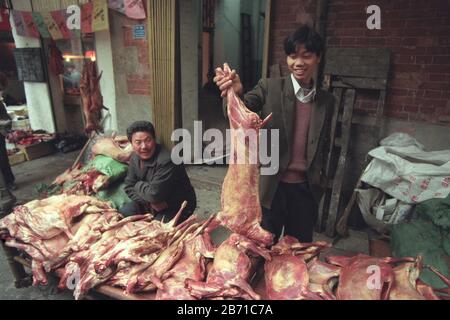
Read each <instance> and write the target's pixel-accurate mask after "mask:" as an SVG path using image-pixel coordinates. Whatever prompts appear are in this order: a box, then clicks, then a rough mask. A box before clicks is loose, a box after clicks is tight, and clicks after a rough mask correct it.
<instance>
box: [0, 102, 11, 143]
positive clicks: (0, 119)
mask: <svg viewBox="0 0 450 320" xmlns="http://www.w3.org/2000/svg"><path fill="white" fill-rule="evenodd" d="M11 123H12V121H11V117H10V116H9V114H8V111H7V110H6V105H5V103H4V102H3V99H1V97H0V134H1V135H3V136H5V137H6V134H7V132H8V130H10V129H11Z"/></svg>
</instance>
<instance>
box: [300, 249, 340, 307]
mask: <svg viewBox="0 0 450 320" xmlns="http://www.w3.org/2000/svg"><path fill="white" fill-rule="evenodd" d="M340 273H341V268H340V267H338V266H335V265H332V264H329V263H326V262H323V261H320V260H319V258H318V257H314V258H313V259H312V260H311V261H310V262H308V274H309V290H310V291H312V292H314V293H317V294H318V295H319V296H320V297H321V298H322V299H324V300H335V299H336V296H335V295H334V293H333V289H334V287H335V286H336V284H337V283H338V277H339V275H340Z"/></svg>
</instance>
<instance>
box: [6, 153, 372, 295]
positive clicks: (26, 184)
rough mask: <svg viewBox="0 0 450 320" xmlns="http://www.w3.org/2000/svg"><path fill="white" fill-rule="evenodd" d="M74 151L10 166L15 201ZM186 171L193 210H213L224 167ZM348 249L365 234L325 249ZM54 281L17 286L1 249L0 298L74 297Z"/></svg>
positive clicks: (356, 248) (68, 161)
mask: <svg viewBox="0 0 450 320" xmlns="http://www.w3.org/2000/svg"><path fill="white" fill-rule="evenodd" d="M77 155H78V151H75V152H71V153H68V154H54V155H51V156H47V157H45V158H40V159H35V160H33V161H29V162H24V163H21V164H18V165H16V166H13V172H14V174H15V176H16V183H17V185H18V189H17V190H16V191H14V194H15V195H16V197H17V198H18V201H20V202H27V201H30V200H33V199H35V198H36V196H37V193H36V191H35V185H36V184H37V183H41V182H43V183H47V184H50V183H51V182H52V181H53V179H54V178H55V177H56V176H58V175H59V174H60V173H62V172H63V171H64V170H66V169H67V168H68V167H70V166H71V165H72V164H73V162H74V161H75V158H76V157H77ZM188 174H189V176H190V177H191V181H192V184H193V185H194V188H195V190H196V193H197V204H198V208H197V211H196V213H197V214H198V215H199V216H200V217H201V218H203V217H207V216H209V215H210V214H213V213H216V212H217V211H218V209H219V208H220V190H221V183H222V181H223V178H224V176H225V174H226V167H224V166H207V165H205V166H191V167H188ZM225 237H226V232H223V231H221V230H219V231H217V232H216V233H215V234H214V235H213V240H215V242H218V241H220V240H221V239H223V238H225ZM315 240H325V241H329V242H331V241H332V239H329V238H327V237H325V236H324V235H321V234H315ZM349 251H351V252H362V253H368V237H367V234H366V233H364V232H356V231H352V232H351V233H350V237H349V238H347V239H345V240H342V241H340V242H339V243H338V244H337V245H336V246H335V247H333V248H332V249H329V251H328V252H327V253H328V254H348V252H349ZM55 284H56V280H54V279H50V285H49V286H47V287H38V288H36V287H28V288H22V289H16V288H15V287H14V283H13V277H12V275H11V272H10V270H9V266H8V264H7V261H6V258H5V256H4V254H3V253H0V299H52V300H59V299H73V297H72V295H71V293H70V292H68V291H65V292H59V291H57V290H56V289H55Z"/></svg>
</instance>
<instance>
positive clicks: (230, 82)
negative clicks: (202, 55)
mask: <svg viewBox="0 0 450 320" xmlns="http://www.w3.org/2000/svg"><path fill="white" fill-rule="evenodd" d="M225 65H226V64H224V68H223V69H222V68H220V67H218V68H216V76H215V77H214V79H213V80H214V82H215V84H216V85H217V86H218V87H219V90H220V91H221V94H220V96H221V97H222V98H223V97H225V96H226V95H227V91H228V89H229V88H233V91H234V93H236V94H237V95H238V96H241V95H242V93H243V87H242V83H241V79H240V78H239V75H238V74H237V73H236V70H232V71H231V73H230V74H226V73H225V71H224V69H225Z"/></svg>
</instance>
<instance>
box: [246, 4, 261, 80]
mask: <svg viewBox="0 0 450 320" xmlns="http://www.w3.org/2000/svg"><path fill="white" fill-rule="evenodd" d="M265 9H266V0H241V13H246V14H249V15H251V24H252V34H251V38H252V70H253V82H255V84H256V82H257V81H258V80H259V79H260V78H261V71H262V70H261V67H262V59H263V49H264V48H263V46H264V17H263V16H262V15H261V14H262V13H263V14H264V13H265Z"/></svg>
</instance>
